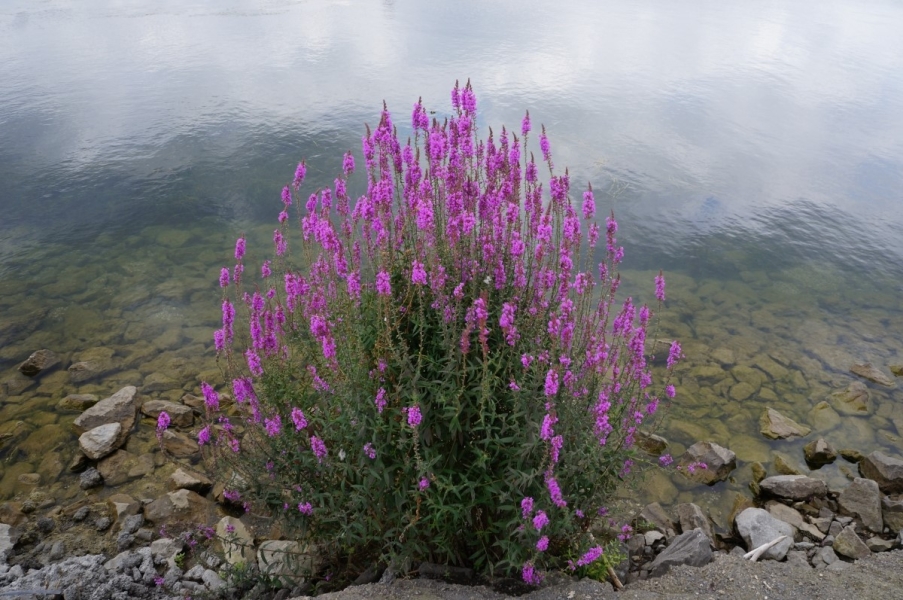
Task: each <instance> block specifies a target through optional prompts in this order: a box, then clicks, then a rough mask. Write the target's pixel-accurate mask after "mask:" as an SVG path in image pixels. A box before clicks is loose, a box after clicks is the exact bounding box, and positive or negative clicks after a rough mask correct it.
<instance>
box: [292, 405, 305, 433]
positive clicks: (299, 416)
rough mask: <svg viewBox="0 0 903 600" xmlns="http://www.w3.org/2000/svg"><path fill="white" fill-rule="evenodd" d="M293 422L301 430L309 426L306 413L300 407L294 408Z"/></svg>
mask: <svg viewBox="0 0 903 600" xmlns="http://www.w3.org/2000/svg"><path fill="white" fill-rule="evenodd" d="M292 423H294V424H295V430H296V431H301V430H302V429H304V428H305V427H307V419H306V418H305V417H304V413H303V412H301V409H300V408H292Z"/></svg>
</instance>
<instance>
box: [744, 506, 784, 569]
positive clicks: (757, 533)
mask: <svg viewBox="0 0 903 600" xmlns="http://www.w3.org/2000/svg"><path fill="white" fill-rule="evenodd" d="M734 524H735V526H736V527H737V533H739V534H740V537H742V538H743V541H744V542H745V543H746V548H747V549H748V550H754V549H756V548H758V547H759V546H761V545H763V544H767V543H768V542H771V541H772V540H774V539H776V538H778V537H780V536H782V535H786V536H787V538H786V539H784V540H781V541H780V542H779V543H777V544H775V545H774V546H772V547H771V548H769V549H768V550H767V551H766V552H765V553H764V554H763V555H762V558H766V559H771V560H782V559H783V558H784V557H785V556H786V555H787V552H788V551H789V550H790V547H791V546H793V527H791V526H790V525H789V524H788V523H785V522H784V521H781V520H780V519H776V518H774V517H773V516H771V515H770V514H768V512H767V511H765V510H762V509H761V508H747V509H746V510H744V511H743V512H741V513H740V514H739V515H737V518H736V519H735V521H734Z"/></svg>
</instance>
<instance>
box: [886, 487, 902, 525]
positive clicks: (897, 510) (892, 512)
mask: <svg viewBox="0 0 903 600" xmlns="http://www.w3.org/2000/svg"><path fill="white" fill-rule="evenodd" d="M881 515H882V517H883V518H884V524H885V525H887V526H888V527H889V528H890V530H891V531H903V496H900V497H892V496H885V497H883V498H882V499H881Z"/></svg>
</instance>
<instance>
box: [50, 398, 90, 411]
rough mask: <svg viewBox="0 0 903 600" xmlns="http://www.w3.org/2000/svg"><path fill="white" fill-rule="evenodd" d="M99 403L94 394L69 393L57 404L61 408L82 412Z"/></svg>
mask: <svg viewBox="0 0 903 600" xmlns="http://www.w3.org/2000/svg"><path fill="white" fill-rule="evenodd" d="M95 404H97V396H95V395H94V394H69V395H68V396H66V397H65V398H63V399H62V400H60V401H59V403H58V404H57V405H56V407H57V408H59V409H60V410H66V411H72V412H82V411H85V410H88V409H89V408H91V407H92V406H94V405H95Z"/></svg>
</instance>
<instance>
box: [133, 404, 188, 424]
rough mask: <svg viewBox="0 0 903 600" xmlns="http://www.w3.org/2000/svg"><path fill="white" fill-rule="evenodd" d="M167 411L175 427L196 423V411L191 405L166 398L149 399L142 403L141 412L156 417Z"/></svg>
mask: <svg viewBox="0 0 903 600" xmlns="http://www.w3.org/2000/svg"><path fill="white" fill-rule="evenodd" d="M164 411H165V412H166V413H167V414H168V415H169V418H170V419H171V421H170V422H171V424H172V425H173V426H175V427H191V426H192V425H194V411H193V410H191V407H190V406H185V405H184V404H176V403H175V402H167V401H166V400H148V401H147V402H145V403H144V404H142V405H141V414H143V415H146V416H148V417H152V418H153V419H156V418H157V417H158V416H160V413H161V412H164Z"/></svg>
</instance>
